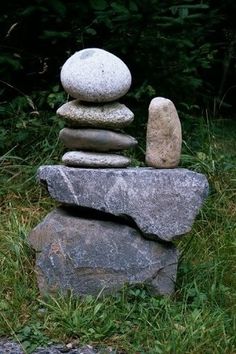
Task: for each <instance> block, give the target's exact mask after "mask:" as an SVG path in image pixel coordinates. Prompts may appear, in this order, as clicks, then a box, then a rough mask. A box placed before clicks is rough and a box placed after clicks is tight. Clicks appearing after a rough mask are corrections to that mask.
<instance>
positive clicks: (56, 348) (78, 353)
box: [0, 338, 118, 354]
mask: <svg viewBox="0 0 236 354" xmlns="http://www.w3.org/2000/svg"><path fill="white" fill-rule="evenodd" d="M25 353H26V351H24V350H23V347H22V346H21V345H20V344H19V343H16V342H14V341H12V340H10V339H6V338H4V339H3V338H2V339H1V338H0V354H25ZM62 353H67V354H118V352H117V351H116V350H112V349H102V350H97V349H95V348H93V347H92V346H90V345H84V346H81V347H77V348H71V349H69V348H68V347H67V346H66V345H61V344H55V345H49V346H48V347H40V348H38V349H36V350H35V351H33V352H32V354H62Z"/></svg>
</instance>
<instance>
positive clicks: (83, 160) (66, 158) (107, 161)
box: [62, 151, 131, 168]
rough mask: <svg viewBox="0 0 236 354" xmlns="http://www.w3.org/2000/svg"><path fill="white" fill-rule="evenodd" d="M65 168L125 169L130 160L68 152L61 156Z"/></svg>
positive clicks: (104, 154)
mask: <svg viewBox="0 0 236 354" xmlns="http://www.w3.org/2000/svg"><path fill="white" fill-rule="evenodd" d="M62 162H63V163H64V164H65V165H66V166H74V167H116V168H117V167H127V166H129V165H130V163H131V160H130V159H129V158H128V157H125V156H121V155H116V154H106V153H102V152H87V151H69V152H67V153H65V154H64V155H63V156H62Z"/></svg>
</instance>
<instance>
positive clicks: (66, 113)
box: [57, 100, 134, 129]
mask: <svg viewBox="0 0 236 354" xmlns="http://www.w3.org/2000/svg"><path fill="white" fill-rule="evenodd" d="M57 114H58V116H60V117H62V118H63V119H64V120H65V121H66V123H67V124H68V125H69V126H72V127H94V128H109V129H120V128H123V127H126V126H127V125H129V124H130V123H132V121H133V119H134V114H133V112H131V110H130V109H129V108H127V107H126V106H125V105H124V104H121V103H119V102H112V103H106V104H102V105H96V104H93V105H88V104H85V103H82V102H80V101H79V100H73V101H70V102H67V103H65V104H63V105H62V106H61V107H60V108H59V109H58V110H57Z"/></svg>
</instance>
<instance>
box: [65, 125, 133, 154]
mask: <svg viewBox="0 0 236 354" xmlns="http://www.w3.org/2000/svg"><path fill="white" fill-rule="evenodd" d="M59 139H60V141H61V142H62V143H63V144H64V145H65V146H66V147H67V148H69V149H80V150H92V151H118V150H125V149H129V148H131V147H134V146H135V145H137V140H136V139H134V138H133V137H132V136H130V135H127V134H122V133H116V132H113V131H110V130H103V129H70V128H64V129H62V130H61V131H60V133H59Z"/></svg>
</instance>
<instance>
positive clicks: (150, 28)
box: [0, 0, 236, 149]
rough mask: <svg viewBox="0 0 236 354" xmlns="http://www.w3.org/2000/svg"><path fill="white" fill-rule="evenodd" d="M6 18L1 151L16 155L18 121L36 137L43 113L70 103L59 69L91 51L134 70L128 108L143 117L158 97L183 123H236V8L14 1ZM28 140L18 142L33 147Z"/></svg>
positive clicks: (5, 7)
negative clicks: (12, 132)
mask: <svg viewBox="0 0 236 354" xmlns="http://www.w3.org/2000/svg"><path fill="white" fill-rule="evenodd" d="M0 8H1V18H0V34H1V43H0V45H1V52H0V53H1V54H0V63H1V65H0V102H1V106H0V118H1V123H0V124H1V125H0V127H1V133H0V141H1V144H0V145H1V146H2V148H5V149H7V148H8V147H9V146H8V140H9V139H8V138H7V135H6V134H7V133H6V131H7V130H8V129H9V125H11V129H12V124H13V123H12V117H13V116H14V122H15V124H18V126H20V127H21V125H22V124H25V126H27V124H29V120H31V124H36V127H37V124H41V123H42V121H43V119H44V118H43V115H42V112H46V111H48V112H55V110H56V108H57V107H58V106H60V105H61V104H62V103H63V102H64V101H65V99H66V96H65V93H64V92H63V90H62V87H61V86H60V80H59V74H60V68H61V66H62V64H63V63H64V62H65V60H66V59H67V58H68V57H69V56H70V55H71V54H73V53H74V52H75V51H78V50H80V49H83V48H87V47H98V48H103V49H106V50H108V51H110V52H112V53H113V54H116V55H117V56H119V57H120V58H121V59H123V60H124V61H125V63H126V64H127V65H128V67H129V68H130V70H131V73H132V77H133V84H132V87H131V90H130V93H129V94H128V95H127V96H126V97H125V98H124V99H123V101H124V103H127V104H128V105H129V106H130V107H131V108H132V109H134V110H135V108H136V109H137V110H139V109H140V111H142V109H143V111H144V110H147V106H148V104H149V102H150V99H151V98H152V97H154V96H163V97H168V98H170V99H171V100H173V101H174V103H175V104H176V106H177V109H178V111H179V113H180V115H181V118H182V119H188V117H190V116H191V117H193V116H199V115H202V114H205V112H207V114H208V116H209V117H210V118H218V117H226V118H229V117H230V118H233V117H235V92H236V70H235V66H236V65H235V56H236V49H235V48H236V30H235V21H234V20H235V14H236V2H235V1H233V0H231V1H229V0H225V1H224V2H222V1H219V0H211V1H210V0H209V1H207V0H206V1H200V0H198V1H197V0H182V1H177V0H172V1H165V0H160V1H157V0H149V1H148V0H126V1H125V0H116V1H108V0H90V1H78V0H77V1H75V0H69V1H62V0H49V1H46V0H35V1H31V2H29V1H26V0H22V1H19V0H18V1H16V0H10V1H4V2H1V5H0ZM50 114H51V115H52V113H50ZM34 115H38V116H37V122H38V123H35V122H34V117H35V116H34ZM40 120H41V123H39V121H40ZM145 121H146V117H143V118H140V119H139V120H138V124H139V125H137V127H136V129H142V126H143V124H145ZM32 122H33V123H32ZM25 134H26V132H25ZM20 135H23V137H22V136H15V138H16V140H17V142H18V141H21V140H22V141H23V140H24V134H23V132H22V131H21V134H20ZM12 139H13V138H12Z"/></svg>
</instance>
